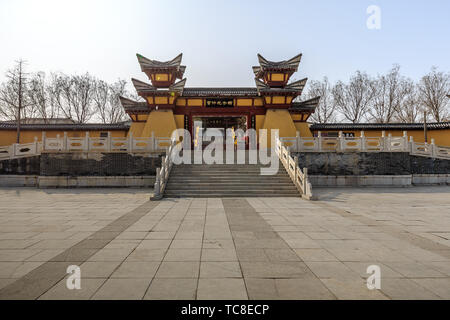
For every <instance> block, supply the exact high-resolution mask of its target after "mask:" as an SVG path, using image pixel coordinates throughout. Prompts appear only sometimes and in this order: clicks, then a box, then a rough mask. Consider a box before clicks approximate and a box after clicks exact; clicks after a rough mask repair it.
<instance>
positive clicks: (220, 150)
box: [170, 127, 279, 175]
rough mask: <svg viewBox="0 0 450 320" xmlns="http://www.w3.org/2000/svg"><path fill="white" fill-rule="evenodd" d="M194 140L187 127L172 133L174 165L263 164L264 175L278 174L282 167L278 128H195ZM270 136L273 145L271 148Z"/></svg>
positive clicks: (261, 171)
mask: <svg viewBox="0 0 450 320" xmlns="http://www.w3.org/2000/svg"><path fill="white" fill-rule="evenodd" d="M195 131H196V132H195V136H194V139H192V136H191V134H190V132H189V131H188V130H185V129H178V130H175V131H173V133H172V137H171V139H172V141H176V142H177V143H176V144H175V146H174V149H173V151H172V153H171V154H170V157H171V160H172V162H173V163H174V164H176V165H178V164H261V165H263V166H264V167H261V168H260V174H261V175H275V174H277V173H278V170H279V158H278V155H277V152H276V145H277V142H278V139H279V130H278V129H272V130H271V131H270V138H269V137H268V130H266V129H261V130H259V139H258V135H257V132H256V130H255V129H248V130H247V131H243V130H241V129H238V130H233V129H227V130H226V131H225V130H221V129H217V128H209V129H206V130H203V129H202V128H201V127H198V130H195ZM269 139H270V145H271V147H270V148H269V147H268V140H269Z"/></svg>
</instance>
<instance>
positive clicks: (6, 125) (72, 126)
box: [0, 122, 130, 131]
mask: <svg viewBox="0 0 450 320" xmlns="http://www.w3.org/2000/svg"><path fill="white" fill-rule="evenodd" d="M129 127H130V124H129V122H121V123H113V124H101V123H82V124H79V123H60V124H58V123H53V124H52V123H47V124H22V125H21V126H20V130H23V131H30V130H42V131H45V130H48V131H52V130H53V131H54V130H57V131H116V130H128V129H129ZM16 129H17V124H16V123H11V122H0V130H16Z"/></svg>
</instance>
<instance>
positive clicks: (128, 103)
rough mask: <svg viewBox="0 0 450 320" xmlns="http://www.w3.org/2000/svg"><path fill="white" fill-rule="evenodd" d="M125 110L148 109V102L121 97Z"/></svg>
mask: <svg viewBox="0 0 450 320" xmlns="http://www.w3.org/2000/svg"><path fill="white" fill-rule="evenodd" d="M119 99H120V103H121V104H122V107H123V108H124V109H125V111H148V110H149V109H148V105H147V102H138V101H134V100H130V99H127V98H124V97H119Z"/></svg>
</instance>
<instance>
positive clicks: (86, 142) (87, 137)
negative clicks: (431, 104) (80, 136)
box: [84, 131, 89, 152]
mask: <svg viewBox="0 0 450 320" xmlns="http://www.w3.org/2000/svg"><path fill="white" fill-rule="evenodd" d="M84 141H85V142H84V151H86V152H89V131H86V135H85V136H84Z"/></svg>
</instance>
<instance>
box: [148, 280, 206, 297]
mask: <svg viewBox="0 0 450 320" xmlns="http://www.w3.org/2000/svg"><path fill="white" fill-rule="evenodd" d="M197 281H198V280H197V279H181V278H180V279H163V278H158V279H153V281H152V283H151V284H150V287H149V288H148V291H147V293H146V294H145V296H144V300H194V299H195V298H196V293H197Z"/></svg>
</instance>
